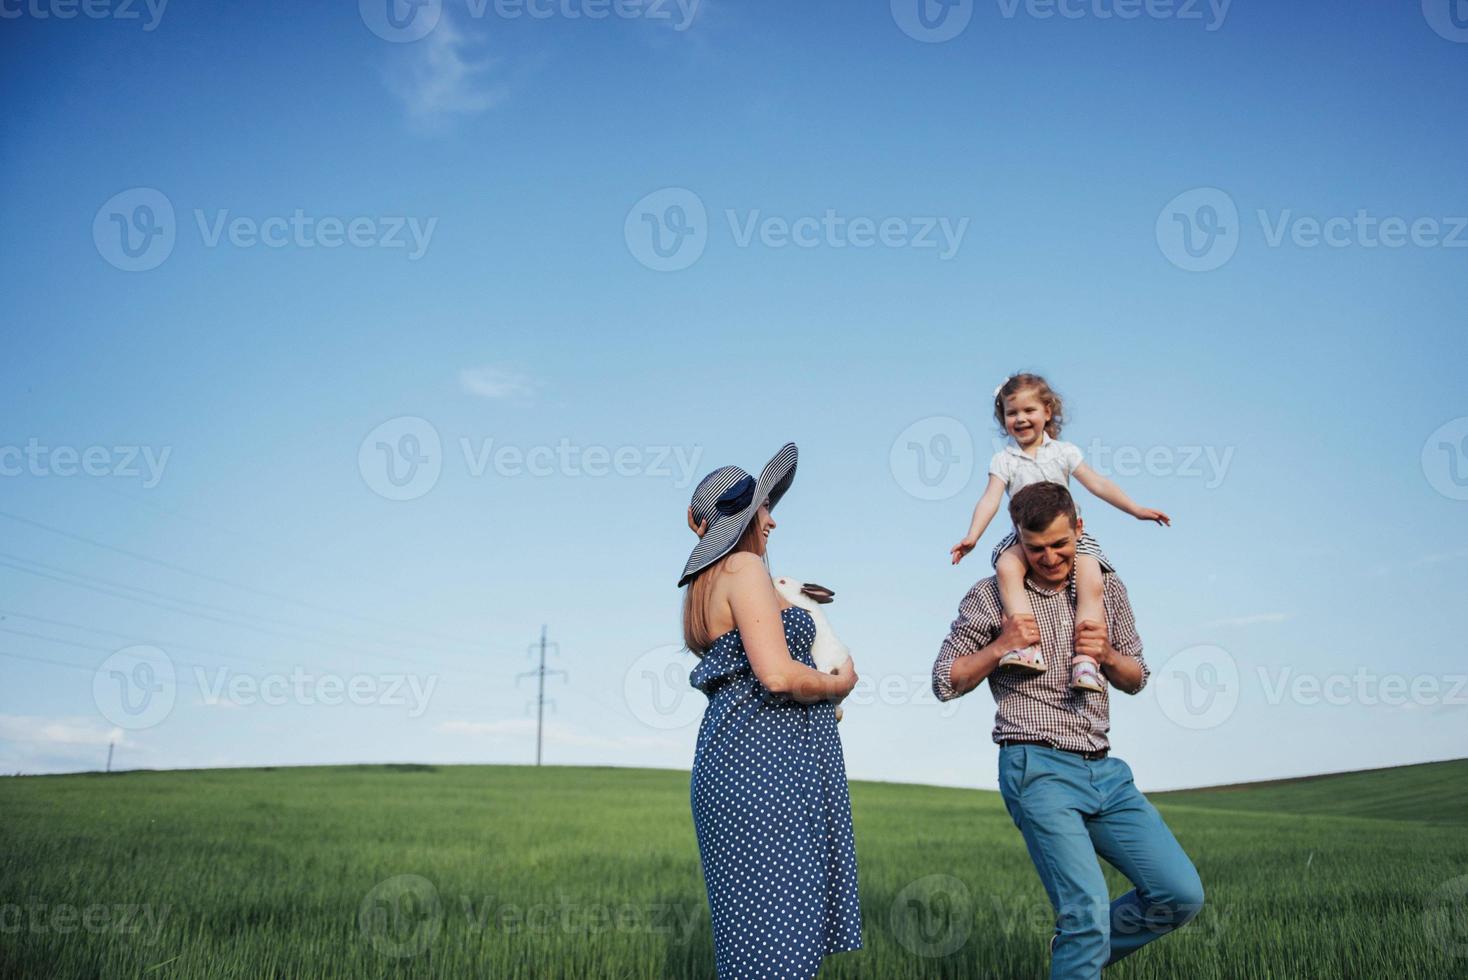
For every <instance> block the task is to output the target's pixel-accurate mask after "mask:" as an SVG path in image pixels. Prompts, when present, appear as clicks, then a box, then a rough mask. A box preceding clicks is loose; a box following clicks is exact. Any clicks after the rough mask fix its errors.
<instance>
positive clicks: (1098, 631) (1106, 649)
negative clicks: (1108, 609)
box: [1075, 619, 1116, 667]
mask: <svg viewBox="0 0 1468 980" xmlns="http://www.w3.org/2000/svg"><path fill="white" fill-rule="evenodd" d="M1075 652H1076V653H1077V654H1080V655H1082V656H1086V657H1090V658H1091V659H1092V660H1094V661H1096V663H1098V664H1100V665H1101V666H1103V667H1105V666H1106V665H1107V664H1108V663H1110V662H1111V661H1112V660H1113V659H1114V658H1115V657H1116V648H1115V647H1113V646H1112V645H1111V643H1110V641H1109V640H1107V639H1106V627H1104V626H1102V625H1101V624H1100V623H1098V622H1096V621H1095V620H1090V619H1086V620H1082V621H1081V623H1080V625H1078V626H1077V627H1076V640H1075Z"/></svg>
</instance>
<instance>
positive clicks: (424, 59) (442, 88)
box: [388, 11, 509, 131]
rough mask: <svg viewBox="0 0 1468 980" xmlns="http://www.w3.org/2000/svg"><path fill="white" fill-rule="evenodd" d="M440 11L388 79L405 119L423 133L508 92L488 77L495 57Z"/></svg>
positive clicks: (489, 105) (474, 112)
mask: <svg viewBox="0 0 1468 980" xmlns="http://www.w3.org/2000/svg"><path fill="white" fill-rule="evenodd" d="M444 13H445V16H443V17H441V18H440V19H439V22H438V25H437V26H436V27H434V29H433V30H432V32H430V33H429V35H428V36H427V37H425V38H423V40H421V41H417V42H414V43H413V44H411V45H408V46H407V47H408V48H409V50H408V52H407V60H406V61H405V62H404V63H403V64H402V65H400V66H399V69H398V71H396V72H394V73H393V74H392V75H390V76H389V79H388V83H389V87H390V88H391V89H392V92H393V94H394V95H395V96H396V97H397V98H398V100H399V101H400V102H402V103H403V107H404V108H405V109H406V110H407V112H408V117H409V119H410V120H412V122H413V123H414V124H415V125H417V126H419V127H421V128H423V129H425V130H428V131H439V130H442V129H444V128H445V127H447V126H448V125H449V124H450V123H452V122H454V121H455V120H457V119H461V118H465V117H469V116H477V115H479V114H480V113H483V112H485V111H487V110H489V109H491V108H493V107H494V106H496V105H498V104H500V103H501V102H503V101H504V100H505V99H506V98H507V97H508V96H509V91H508V88H507V86H505V85H504V84H502V83H499V82H494V81H492V80H491V79H490V78H489V77H488V76H489V73H490V69H491V68H493V67H494V65H495V60H494V59H492V58H489V57H485V56H483V55H482V54H481V53H480V52H479V50H478V49H479V48H481V46H482V44H481V42H480V40H479V38H476V37H471V36H469V35H468V34H466V33H465V32H464V31H463V30H461V29H460V28H459V27H458V26H457V25H455V23H454V22H453V21H452V20H451V19H450V18H449V17H448V16H447V13H448V12H447V11H445V12H444Z"/></svg>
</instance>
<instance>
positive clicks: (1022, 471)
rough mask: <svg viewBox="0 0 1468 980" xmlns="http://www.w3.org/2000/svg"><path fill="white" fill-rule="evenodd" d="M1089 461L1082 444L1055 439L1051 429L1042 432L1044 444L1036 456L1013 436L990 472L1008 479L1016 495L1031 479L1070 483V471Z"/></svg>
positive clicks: (1008, 487)
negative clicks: (1050, 432)
mask: <svg viewBox="0 0 1468 980" xmlns="http://www.w3.org/2000/svg"><path fill="white" fill-rule="evenodd" d="M1085 461H1086V460H1085V457H1084V456H1083V455H1081V447H1080V446H1077V445H1076V444H1075V443H1073V442H1061V441H1060V440H1059V439H1051V438H1050V435H1049V434H1048V433H1044V434H1042V435H1041V436H1040V448H1039V449H1038V450H1037V451H1036V452H1035V455H1034V456H1033V457H1031V456H1029V455H1027V454H1026V453H1025V451H1024V450H1023V449H1021V448H1019V446H1017V445H1015V442H1014V440H1013V439H1010V440H1009V444H1008V445H1006V446H1005V447H1004V448H1003V449H1001V450H1000V451H999V452H997V453H995V454H994V458H993V459H991V460H990V461H989V472H990V473H992V474H994V475H995V476H997V477H999V479H1001V480H1003V481H1004V488H1005V490H1007V491H1008V492H1009V495H1010V496H1011V497H1013V496H1014V495H1015V494H1016V493H1019V492H1020V491H1021V490H1023V489H1024V488H1025V487H1027V486H1029V485H1030V484H1031V483H1045V482H1049V483H1058V484H1060V485H1061V486H1063V487H1069V486H1070V475H1071V474H1072V473H1074V472H1075V471H1076V468H1077V467H1078V466H1080V465H1081V464H1082V463H1084V462H1085Z"/></svg>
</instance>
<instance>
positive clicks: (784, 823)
mask: <svg viewBox="0 0 1468 980" xmlns="http://www.w3.org/2000/svg"><path fill="white" fill-rule="evenodd" d="M780 617H781V619H782V620H783V621H784V624H785V642H786V645H787V646H789V648H790V655H791V656H792V657H793V658H794V659H796V660H798V661H800V662H801V663H803V664H805V665H806V666H808V667H814V666H815V664H814V663H813V662H812V660H811V655H810V647H811V641H812V640H814V639H815V635H816V629H815V623H814V622H813V621H812V620H811V616H810V613H808V612H806V611H805V610H804V609H800V608H797V607H791V608H789V609H785V610H783V611H782V612H781V614H780ZM689 680H690V682H691V683H692V684H693V686H694V687H696V688H698V689H699V690H701V691H703V692H704V693H705V694H707V695H708V699H709V703H708V708H707V709H706V710H705V711H704V716H703V725H702V726H701V727H700V728H699V730H698V748H697V750H696V752H695V754H694V759H693V781H692V791H691V793H690V796H691V799H692V804H693V827H694V830H695V831H696V832H697V834H698V850H699V854H700V856H701V857H702V859H703V876H704V883H705V885H706V886H707V888H708V896H709V911H710V913H711V915H712V919H713V929H714V960H715V965H716V967H717V969H718V973H719V976H720V978H722V980H731V978H734V977H760V978H768V977H792V978H802V977H813V976H815V975H816V970H817V969H819V968H820V965H821V958H822V957H823V956H825V954H827V953H838V952H842V951H845V950H853V949H860V948H861V905H860V903H859V902H858V899H857V891H856V843H855V840H854V839H853V837H852V834H851V801H850V798H849V796H848V795H847V789H846V761H845V759H844V758H843V757H842V754H841V738H840V736H839V735H838V734H837V733H836V714H835V707H834V706H833V705H832V704H831V703H830V702H828V701H823V702H821V703H819V704H801V703H800V702H798V701H793V700H791V699H789V698H786V697H782V696H779V695H774V694H771V693H770V692H769V691H767V690H765V687H764V685H762V684H761V683H760V682H759V679H758V678H756V677H755V676H754V669H753V668H752V667H751V666H750V663H749V658H748V656H747V655H746V654H745V652H744V642H743V641H742V640H741V639H740V636H739V631H738V630H731V631H730V632H728V633H725V634H724V635H723V636H721V637H719V638H718V639H717V640H715V641H714V644H713V646H712V647H710V648H709V650H708V652H707V653H706V654H704V656H703V659H702V660H700V661H699V663H698V666H697V667H695V668H694V670H693V673H692V675H691V676H690V677H689Z"/></svg>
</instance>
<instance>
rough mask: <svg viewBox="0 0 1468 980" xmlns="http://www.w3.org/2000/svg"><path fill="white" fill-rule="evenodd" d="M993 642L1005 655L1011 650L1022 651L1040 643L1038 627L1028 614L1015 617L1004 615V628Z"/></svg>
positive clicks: (1033, 618)
mask: <svg viewBox="0 0 1468 980" xmlns="http://www.w3.org/2000/svg"><path fill="white" fill-rule="evenodd" d="M994 642H995V643H996V644H998V645H999V649H1000V650H1002V651H1003V652H1005V653H1008V652H1009V651H1011V650H1023V649H1024V648H1025V647H1032V646H1034V645H1035V644H1037V643H1039V642H1040V627H1039V625H1038V624H1037V623H1036V622H1035V617H1034V616H1032V615H1030V614H1029V613H1020V614H1018V615H1017V616H1010V615H1006V616H1005V617H1004V628H1003V629H1002V630H1000V631H999V635H998V636H997V637H995V639H994Z"/></svg>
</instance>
